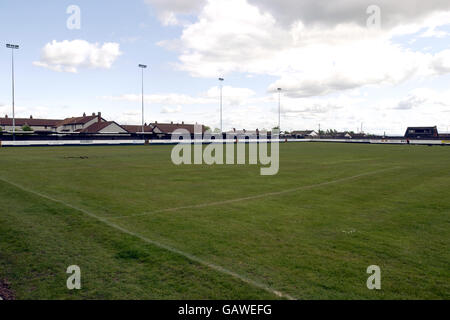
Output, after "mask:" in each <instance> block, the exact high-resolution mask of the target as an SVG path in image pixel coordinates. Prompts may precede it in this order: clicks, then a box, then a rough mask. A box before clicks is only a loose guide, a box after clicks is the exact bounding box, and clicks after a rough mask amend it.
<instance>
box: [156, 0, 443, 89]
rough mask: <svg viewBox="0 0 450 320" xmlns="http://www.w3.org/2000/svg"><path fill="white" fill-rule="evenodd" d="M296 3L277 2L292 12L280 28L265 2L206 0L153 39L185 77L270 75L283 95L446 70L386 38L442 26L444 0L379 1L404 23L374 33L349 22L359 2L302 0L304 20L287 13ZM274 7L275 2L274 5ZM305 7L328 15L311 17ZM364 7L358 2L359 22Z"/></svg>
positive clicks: (390, 82) (426, 55) (437, 56)
mask: <svg viewBox="0 0 450 320" xmlns="http://www.w3.org/2000/svg"><path fill="white" fill-rule="evenodd" d="M415 2H418V1H415ZM297 3H303V1H290V2H286V1H283V2H282V3H281V4H280V6H281V7H283V8H284V9H283V10H285V11H286V12H288V11H289V12H292V13H294V14H297V16H296V17H297V19H296V20H295V21H294V19H293V18H292V19H293V20H292V21H294V22H292V23H291V24H289V25H285V24H280V23H279V19H280V15H278V14H277V13H276V12H275V11H276V10H275V9H274V8H272V9H270V8H271V6H268V5H267V3H266V5H264V6H261V5H260V6H257V5H256V2H253V1H252V2H251V4H249V3H248V2H247V1H246V0H229V1H220V0H209V1H208V2H207V3H206V5H205V6H204V8H203V9H202V10H201V11H200V13H199V15H198V19H197V21H196V22H195V23H192V24H190V25H187V26H185V27H184V29H183V32H182V35H181V37H180V39H176V40H174V41H173V42H170V41H163V42H160V43H159V44H160V45H162V46H164V47H167V48H169V49H172V50H173V49H175V50H178V51H179V52H180V56H179V64H178V68H179V69H181V70H185V71H187V72H189V73H190V74H191V75H192V76H196V77H211V78H212V77H217V76H218V75H223V74H225V75H226V74H227V73H232V72H242V73H247V74H255V75H258V74H259V75H261V74H262V75H272V76H276V77H278V78H279V80H278V81H276V82H274V83H273V84H272V85H271V86H270V87H269V91H273V90H275V89H276V88H277V87H282V88H283V89H285V90H287V91H288V95H290V96H291V97H307V96H318V95H327V94H330V93H333V92H339V91H344V90H348V89H354V88H359V87H362V86H368V85H386V84H387V85H396V84H399V83H402V82H404V81H407V80H409V79H414V78H418V77H426V76H432V75H437V74H445V73H448V72H450V69H449V66H450V59H449V58H450V57H449V56H448V54H446V53H445V52H441V53H437V54H435V55H434V56H433V55H432V54H429V53H426V52H419V51H413V50H410V49H407V48H405V47H403V46H400V45H398V44H395V43H394V42H393V37H394V36H398V35H404V34H412V33H415V32H419V31H420V30H426V29H427V28H431V29H430V30H437V29H436V28H437V27H439V26H441V25H446V24H448V21H449V18H450V12H445V13H443V12H442V9H445V8H447V7H449V5H448V3H447V1H445V2H444V1H430V2H426V3H422V2H420V3H419V2H418V7H417V8H419V9H420V10H419V9H417V8H409V7H408V8H404V10H403V11H402V12H401V13H400V12H399V11H401V10H400V9H401V6H400V5H393V4H389V3H388V2H387V1H383V8H385V9H384V10H385V11H386V10H387V9H389V8H391V9H392V12H391V10H390V9H389V10H387V11H389V12H390V13H389V15H391V17H392V19H394V17H395V16H396V17H397V18H398V19H399V21H406V22H407V23H406V24H405V23H403V24H399V23H392V26H390V27H389V28H388V27H386V28H384V29H383V28H382V29H381V30H374V29H372V30H371V29H367V28H366V26H365V24H361V23H357V22H356V20H355V18H354V17H353V14H354V12H356V11H355V10H359V9H358V8H360V5H359V4H358V3H357V2H356V1H353V0H352V1H345V3H344V5H343V6H342V7H341V3H340V2H339V4H333V5H331V4H329V2H327V5H324V4H322V3H320V4H317V1H314V2H312V1H309V0H308V1H305V3H306V4H305V6H306V7H305V8H306V9H307V10H306V11H307V12H306V13H305V15H307V16H305V17H303V13H299V12H298V10H295V6H296V5H295V4H297ZM289 4H291V5H289ZM301 6H303V5H301ZM261 7H262V8H265V9H264V10H261V9H260V8H261ZM274 7H278V2H277V4H276V5H275V4H274ZM312 8H316V9H323V10H325V11H326V12H328V11H327V10H330V12H328V13H327V15H326V16H324V17H322V16H320V14H319V16H317V17H316V16H315V15H316V14H317V13H314V12H312V11H314V10H312ZM339 8H340V9H339ZM386 8H387V9H386ZM335 10H337V13H336V11H335ZM347 11H348V12H347ZM274 12H275V13H274ZM302 12H303V11H302ZM358 12H359V11H358ZM365 12H366V11H365V7H364V10H362V13H361V16H362V17H363V18H364V19H365V18H366V17H367V16H366V13H365ZM394 13H397V15H396V14H394ZM335 14H336V15H337V16H338V17H336V18H335V19H336V23H334V24H327V23H325V21H324V19H325V17H328V15H330V16H331V15H335ZM249 17H251V19H250V18H249ZM302 17H303V19H304V20H305V21H306V22H308V21H309V20H311V21H316V22H318V23H313V24H307V23H305V22H303V21H302V20H300V19H301V18H302ZM402 17H403V18H404V20H402ZM277 18H278V20H277ZM419 18H420V19H419ZM308 19H309V20H308ZM414 19H415V20H414ZM364 21H365V20H364ZM319 22H320V23H319ZM322 22H323V23H322ZM337 22H339V23H337ZM388 26H389V25H388Z"/></svg>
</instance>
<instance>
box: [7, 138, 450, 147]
mask: <svg viewBox="0 0 450 320" xmlns="http://www.w3.org/2000/svg"><path fill="white" fill-rule="evenodd" d="M177 142H178V141H177ZM177 142H175V141H172V140H149V141H148V143H149V144H150V145H152V144H153V145H158V144H175V143H177ZM179 142H180V143H186V144H192V143H194V142H199V141H198V140H180V141H179ZM211 142H213V143H234V142H236V140H225V139H224V140H219V139H218V140H213V141H211V140H204V141H201V143H205V144H207V143H211ZM237 142H238V143H244V142H245V143H255V142H334V143H366V144H396V145H399V144H407V143H408V141H407V140H406V139H287V140H286V139H276V140H275V139H274V140H270V139H260V140H256V139H250V140H244V139H241V140H238V141H237ZM145 143H146V141H145V140H41V141H0V146H2V147H27V146H28V147H33V146H35V147H37V146H96V145H97V146H99V145H145ZM409 143H410V144H414V145H450V140H409Z"/></svg>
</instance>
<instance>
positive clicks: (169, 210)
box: [107, 167, 400, 219]
mask: <svg viewBox="0 0 450 320" xmlns="http://www.w3.org/2000/svg"><path fill="white" fill-rule="evenodd" d="M399 168H400V167H393V168H387V169H382V170H377V171H371V172H366V173H361V174H357V175H355V176H351V177H345V178H341V179H336V180H332V181H325V182H320V183H316V184H310V185H306V186H300V187H297V188H293V189H287V190H283V191H275V192H267V193H262V194H257V195H253V196H248V197H243V198H236V199H230V200H223V201H217V202H208V203H201V204H194V205H190V206H184V207H175V208H167V209H161V210H155V211H152V212H144V213H138V214H131V215H127V216H115V217H107V219H126V218H133V217H143V216H149V215H153V214H157V213H164V212H174V211H180V210H186V209H198V208H206V207H212V206H221V205H224V204H230V203H236V202H242V201H247V200H255V199H260V198H266V197H272V196H279V195H283V194H287V193H293V192H296V191H300V190H308V189H313V188H319V187H323V186H327V185H330V184H336V183H340V182H345V181H349V180H354V179H358V178H361V177H365V176H370V175H374V174H378V173H382V172H385V171H390V170H394V169H399Z"/></svg>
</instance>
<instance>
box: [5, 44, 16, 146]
mask: <svg viewBox="0 0 450 320" xmlns="http://www.w3.org/2000/svg"><path fill="white" fill-rule="evenodd" d="M6 47H7V48H8V49H11V83H12V86H11V87H12V116H13V141H15V140H16V113H15V107H14V104H15V92H14V50H17V49H19V46H18V45H16V44H9V43H8V44H7V45H6Z"/></svg>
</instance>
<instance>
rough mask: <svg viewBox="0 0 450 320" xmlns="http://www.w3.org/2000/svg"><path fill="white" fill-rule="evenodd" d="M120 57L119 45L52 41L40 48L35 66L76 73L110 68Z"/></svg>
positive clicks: (80, 41) (79, 41) (78, 41)
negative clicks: (83, 70) (39, 56)
mask: <svg viewBox="0 0 450 320" xmlns="http://www.w3.org/2000/svg"><path fill="white" fill-rule="evenodd" d="M120 55H121V52H120V45H119V44H118V43H114V42H106V43H104V44H103V45H102V46H100V45H99V44H98V43H89V42H87V41H85V40H72V41H69V40H64V41H61V42H58V41H56V40H53V41H52V42H50V43H47V44H46V45H45V46H44V48H42V53H41V59H40V60H39V61H35V62H33V64H34V65H35V66H39V67H45V68H48V69H51V70H55V71H59V72H74V73H75V72H78V68H104V69H109V68H111V66H112V64H113V63H114V61H116V59H117V58H118V57H119V56H120Z"/></svg>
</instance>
